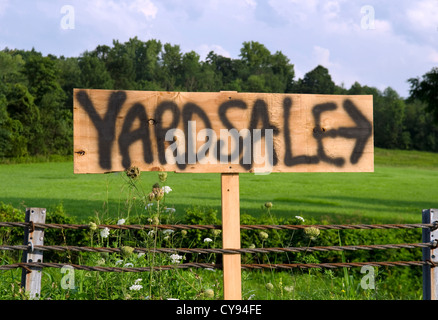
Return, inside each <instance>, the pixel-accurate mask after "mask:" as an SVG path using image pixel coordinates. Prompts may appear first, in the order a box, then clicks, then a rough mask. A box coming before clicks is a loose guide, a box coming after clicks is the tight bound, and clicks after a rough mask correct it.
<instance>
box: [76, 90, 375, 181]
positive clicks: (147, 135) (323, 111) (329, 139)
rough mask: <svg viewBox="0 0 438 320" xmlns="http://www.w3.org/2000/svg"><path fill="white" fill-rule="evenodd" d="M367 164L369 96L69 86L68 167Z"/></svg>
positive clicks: (266, 168) (326, 168)
mask: <svg viewBox="0 0 438 320" xmlns="http://www.w3.org/2000/svg"><path fill="white" fill-rule="evenodd" d="M131 166H136V167H138V168H139V169H140V170H141V171H175V172H220V173H242V172H255V173H257V174H268V173H270V172H372V171H374V143H373V99H372V96H371V95H355V96H350V95H314V94H273V93H237V92H227V91H225V92H161V91H159V92H157V91H113V90H94V89H93V90H92V89H75V90H74V172H75V173H105V172H115V171H124V170H125V169H127V168H129V167H131Z"/></svg>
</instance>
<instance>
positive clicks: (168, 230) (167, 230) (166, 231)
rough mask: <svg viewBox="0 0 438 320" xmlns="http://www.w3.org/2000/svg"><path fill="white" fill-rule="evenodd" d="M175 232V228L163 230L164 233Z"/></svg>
mask: <svg viewBox="0 0 438 320" xmlns="http://www.w3.org/2000/svg"><path fill="white" fill-rule="evenodd" d="M173 232H175V230H172V229H166V230H164V231H163V233H164V234H171V233H173Z"/></svg>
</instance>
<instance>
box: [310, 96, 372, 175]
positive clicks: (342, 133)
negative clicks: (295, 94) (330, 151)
mask: <svg viewBox="0 0 438 320" xmlns="http://www.w3.org/2000/svg"><path fill="white" fill-rule="evenodd" d="M343 107H344V110H345V111H346V112H347V114H348V115H349V116H350V118H351V119H352V120H353V121H354V122H355V124H356V126H355V127H340V128H338V129H331V130H328V131H326V130H325V129H324V128H321V114H322V113H323V112H326V111H333V110H336V109H337V105H336V104H334V103H325V104H319V105H316V106H315V107H314V108H313V110H312V113H313V117H314V119H315V129H314V130H313V132H314V133H313V136H314V137H315V139H316V140H317V141H318V156H319V158H320V159H321V160H322V161H326V162H329V163H332V164H334V165H336V166H339V167H341V166H343V165H344V163H345V160H344V158H331V157H329V156H327V155H326V154H325V151H324V146H323V144H322V139H323V138H325V137H330V138H336V137H343V138H347V139H356V144H355V146H354V148H353V152H352V153H351V156H350V162H351V163H352V164H356V163H357V162H358V161H359V159H360V158H361V156H362V154H363V151H364V149H365V146H366V144H367V142H368V139H369V138H370V137H371V135H372V133H373V126H372V124H371V122H370V121H369V120H368V119H367V118H366V117H365V116H364V115H363V114H362V113H361V112H360V110H359V109H358V108H357V107H356V106H355V105H354V103H353V102H352V101H351V100H349V99H346V100H345V101H344V104H343Z"/></svg>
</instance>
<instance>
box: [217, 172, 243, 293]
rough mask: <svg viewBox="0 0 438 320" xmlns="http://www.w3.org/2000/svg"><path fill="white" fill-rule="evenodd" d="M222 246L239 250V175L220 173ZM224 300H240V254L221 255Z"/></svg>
mask: <svg viewBox="0 0 438 320" xmlns="http://www.w3.org/2000/svg"><path fill="white" fill-rule="evenodd" d="M221 189H222V239H223V240H222V246H223V248H224V249H240V200H239V174H238V173H222V174H221ZM223 272H224V275H223V278H224V299H225V300H241V299H242V284H241V282H242V274H241V257H240V254H224V255H223Z"/></svg>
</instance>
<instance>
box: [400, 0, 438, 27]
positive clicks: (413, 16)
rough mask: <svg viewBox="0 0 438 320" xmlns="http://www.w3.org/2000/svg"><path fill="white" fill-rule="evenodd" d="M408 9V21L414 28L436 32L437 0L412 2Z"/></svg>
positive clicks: (437, 22)
mask: <svg viewBox="0 0 438 320" xmlns="http://www.w3.org/2000/svg"><path fill="white" fill-rule="evenodd" d="M412 4H413V5H412V6H411V7H409V8H408V9H407V10H406V17H407V19H408V20H409V21H408V23H410V25H411V26H412V28H414V29H417V30H422V31H426V32H431V31H433V32H436V31H437V27H438V3H437V1H436V0H423V1H420V2H419V1H415V2H412Z"/></svg>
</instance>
